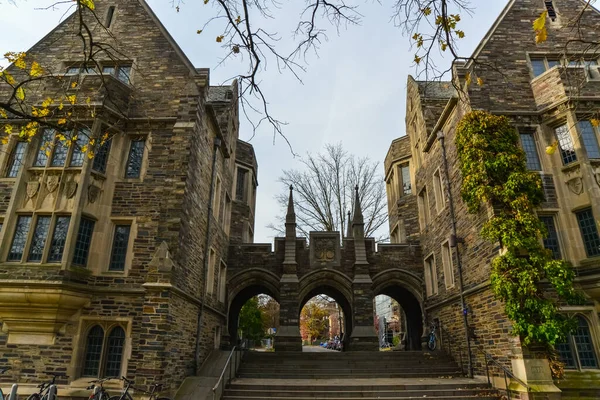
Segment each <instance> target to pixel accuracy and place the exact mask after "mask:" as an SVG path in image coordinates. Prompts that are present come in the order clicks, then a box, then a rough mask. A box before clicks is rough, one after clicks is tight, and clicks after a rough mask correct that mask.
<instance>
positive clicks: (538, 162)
mask: <svg viewBox="0 0 600 400" xmlns="http://www.w3.org/2000/svg"><path fill="white" fill-rule="evenodd" d="M524 136H527V137H530V138H531V143H527V144H528V145H529V144H531V145H532V146H533V147H527V148H526V146H525V144H524V143H523V137H524ZM519 145H520V146H521V149H522V150H523V152H524V153H525V166H526V167H527V169H528V170H529V171H535V172H542V171H543V170H544V167H543V165H542V160H541V158H540V149H539V147H538V141H537V134H536V132H535V130H531V131H529V130H526V129H523V130H519ZM529 148H531V149H533V154H532V153H530V152H528V151H527V149H529ZM530 156H533V157H534V158H535V160H533V161H534V163H535V164H536V168H530V167H531V165H530V161H531V157H530Z"/></svg>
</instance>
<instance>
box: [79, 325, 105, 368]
mask: <svg viewBox="0 0 600 400" xmlns="http://www.w3.org/2000/svg"><path fill="white" fill-rule="evenodd" d="M103 342H104V330H103V329H102V327H101V326H99V325H95V326H94V327H93V328H92V329H90V331H89V333H88V335H87V339H86V345H85V362H84V365H83V376H93V377H97V376H98V375H99V373H100V359H101V358H102V344H103Z"/></svg>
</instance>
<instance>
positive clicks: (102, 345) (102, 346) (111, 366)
mask: <svg viewBox="0 0 600 400" xmlns="http://www.w3.org/2000/svg"><path fill="white" fill-rule="evenodd" d="M111 325H112V324H111V323H104V324H96V325H94V326H93V327H92V328H91V329H90V330H89V331H88V334H87V337H86V347H85V357H84V362H83V373H82V375H83V376H85V377H95V378H104V377H119V376H120V375H121V366H122V361H123V348H124V346H125V330H124V329H123V327H121V326H119V325H117V326H114V327H113V328H112V329H110V326H111Z"/></svg>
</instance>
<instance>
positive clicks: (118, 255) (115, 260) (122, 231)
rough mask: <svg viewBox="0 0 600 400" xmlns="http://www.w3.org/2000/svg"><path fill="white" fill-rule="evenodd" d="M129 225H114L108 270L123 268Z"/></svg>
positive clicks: (121, 269) (120, 269)
mask: <svg viewBox="0 0 600 400" xmlns="http://www.w3.org/2000/svg"><path fill="white" fill-rule="evenodd" d="M130 231H131V225H117V226H115V236H114V238H113V245H112V254H111V256H110V265H109V267H108V269H109V270H110V271H123V270H125V258H126V257H127V245H128V244H129V233H130Z"/></svg>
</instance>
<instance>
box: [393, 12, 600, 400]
mask: <svg viewBox="0 0 600 400" xmlns="http://www.w3.org/2000/svg"><path fill="white" fill-rule="evenodd" d="M584 3H585V2H581V1H579V0H554V1H541V0H511V1H509V3H508V4H507V6H506V8H505V9H504V11H503V12H502V14H501V15H500V16H499V17H498V19H497V20H496V21H495V22H494V24H493V26H492V27H491V29H490V30H489V31H488V33H487V34H486V35H485V37H484V39H483V40H482V41H481V43H480V44H479V46H478V47H477V48H476V50H475V52H474V54H473V55H472V59H471V61H469V62H466V63H456V64H455V65H454V66H453V74H452V78H453V81H454V83H455V84H456V86H457V87H458V88H460V92H457V90H455V88H454V86H453V84H452V82H450V81H448V82H439V81H438V82H421V81H416V80H414V79H413V78H412V77H409V78H408V89H407V90H408V92H407V101H406V104H407V105H406V136H404V137H401V138H399V139H396V140H395V141H393V142H392V145H391V147H390V149H389V152H388V155H387V157H386V161H385V169H386V179H387V188H388V199H389V212H390V232H391V233H392V235H391V237H392V241H393V242H396V243H406V242H409V241H411V240H418V241H419V245H420V249H421V252H422V254H423V268H424V277H425V281H424V287H423V291H424V293H425V298H426V300H425V302H424V315H425V318H426V322H427V324H428V323H429V322H434V321H435V322H436V323H437V324H438V326H439V327H440V328H439V329H438V335H439V336H440V337H441V338H442V341H444V340H446V341H451V342H452V343H454V345H455V348H461V349H462V354H463V355H465V354H466V339H465V336H466V335H465V327H464V325H463V318H462V307H461V302H460V290H461V289H460V288H461V285H460V276H459V265H460V266H462V279H463V284H464V290H463V293H464V296H465V303H466V306H467V316H468V322H469V326H470V330H471V337H472V340H471V343H472V353H473V367H474V372H475V374H476V375H483V374H485V364H484V362H483V360H482V358H481V355H480V354H481V353H480V352H479V349H480V348H481V349H483V350H484V351H486V352H488V353H490V354H491V355H493V356H494V357H495V359H496V360H498V361H499V362H500V363H503V364H504V365H505V366H506V367H508V368H510V369H511V370H512V372H513V373H514V374H515V375H516V376H517V377H519V378H520V379H522V380H523V381H524V382H525V383H527V384H529V385H530V386H532V387H535V388H536V389H539V390H541V391H543V392H547V393H551V394H552V393H553V395H554V396H555V395H557V394H558V393H559V388H560V390H562V396H563V398H570V397H573V398H574V397H579V396H588V397H586V398H598V396H600V384H599V382H600V369H598V368H599V366H600V364H599V357H600V323H599V316H598V313H599V311H600V292H599V291H598V287H599V286H600V280H599V278H598V277H599V276H600V275H599V272H600V237H599V235H598V220H600V147H599V145H598V143H599V141H600V136H599V132H598V128H597V127H594V126H593V124H592V123H591V122H590V120H591V119H592V118H593V116H594V115H596V113H597V110H598V109H599V106H600V95H599V94H598V93H600V91H599V90H598V89H600V79H599V78H600V70H599V68H598V57H599V54H598V53H593V52H590V48H588V47H586V46H585V45H584V44H581V43H569V44H567V41H568V39H569V38H570V37H571V35H572V34H573V31H572V30H571V29H570V28H569V27H568V24H569V23H570V22H572V21H574V20H575V18H576V17H578V16H580V17H581V19H580V22H579V24H580V29H579V30H578V32H579V34H580V35H581V39H582V41H583V42H585V41H595V40H596V39H597V32H598V27H599V26H600V13H599V12H598V10H596V9H594V8H593V7H589V6H588V7H585V4H584ZM542 12H547V13H548V20H547V28H548V40H547V42H544V43H541V44H537V45H536V43H535V40H534V32H533V30H532V22H533V21H534V20H535V19H536V18H537V17H538V16H540V15H541V14H542ZM467 73H470V74H471V77H472V79H473V81H474V80H475V77H481V78H482V79H483V82H484V83H483V85H482V86H479V85H476V84H471V85H468V83H467V78H466V76H467ZM471 110H486V111H488V112H490V113H492V114H498V115H506V116H508V117H509V118H510V119H511V120H512V121H513V123H514V126H515V127H516V129H517V130H518V132H519V134H520V140H521V145H522V148H523V150H524V151H525V153H526V155H527V166H528V167H529V168H530V169H531V170H534V171H538V172H539V174H540V175H541V177H542V181H543V185H544V193H545V202H544V203H543V206H542V208H541V209H540V210H539V217H540V218H541V219H542V221H543V222H544V224H545V225H546V228H547V229H548V232H549V235H548V237H547V238H545V239H543V244H544V246H545V247H546V248H548V249H550V250H551V251H552V252H553V254H554V255H555V257H562V258H564V259H565V260H567V261H569V262H570V263H571V264H572V265H573V266H574V267H575V269H576V273H577V283H578V285H579V286H580V287H581V288H582V289H583V290H584V291H585V294H586V296H587V303H586V304H585V305H584V306H580V307H564V308H563V309H562V311H563V312H564V313H565V314H569V315H572V316H575V317H576V318H577V321H578V324H579V328H578V329H577V331H576V332H575V333H573V334H572V335H570V336H569V338H568V341H567V342H566V343H564V344H561V345H559V346H558V347H557V350H559V353H560V355H561V357H562V359H563V361H564V362H565V363H566V379H564V380H560V381H557V382H554V383H553V382H552V380H551V378H550V371H549V368H548V364H547V362H546V361H545V360H544V359H542V358H541V357H540V355H539V354H535V353H532V352H530V351H528V350H527V349H525V348H524V347H523V346H522V345H521V343H520V341H519V338H518V337H513V336H511V334H510V331H511V323H510V321H509V320H508V319H507V317H506V315H505V314H504V312H503V304H502V303H501V302H500V301H498V300H496V299H495V297H494V295H493V293H492V292H491V290H490V281H489V276H490V261H491V260H492V259H493V258H494V257H495V256H496V255H498V252H499V248H498V246H497V245H496V244H492V243H489V242H486V241H485V240H483V239H482V238H481V237H480V235H479V231H480V228H481V226H482V223H483V222H484V221H486V220H487V219H488V218H489V215H491V214H490V213H489V211H490V210H486V209H482V210H480V212H479V214H468V213H467V210H466V206H465V204H464V203H463V201H462V199H461V196H460V184H461V176H460V172H459V170H458V161H457V154H456V147H455V145H454V139H455V128H456V126H457V123H458V122H459V121H460V119H461V118H462V116H463V115H465V114H466V113H468V112H469V111H471ZM442 137H443V142H444V143H445V146H446V151H447V161H448V170H447V174H446V169H445V167H444V161H443V153H442V139H441V138H442ZM555 141H557V142H558V151H556V153H555V154H553V155H548V154H546V152H545V151H544V150H545V149H546V147H547V146H550V145H552V144H553V143H554V142H555ZM447 176H448V177H449V188H450V190H449V191H448V190H447V188H446V185H447V184H448V179H447V178H446V177H447ZM449 197H451V199H452V200H453V202H454V208H455V213H454V214H455V220H456V225H457V237H458V241H455V240H452V237H451V226H452V215H451V214H450V208H449ZM540 240H542V239H540ZM457 242H458V243H457ZM459 263H460V264H459ZM455 355H456V353H455ZM500 375H501V374H500ZM499 385H500V386H502V385H503V384H502V383H499ZM518 386H519V385H515V387H518ZM522 389H523V388H522V387H520V388H519V390H522Z"/></svg>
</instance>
